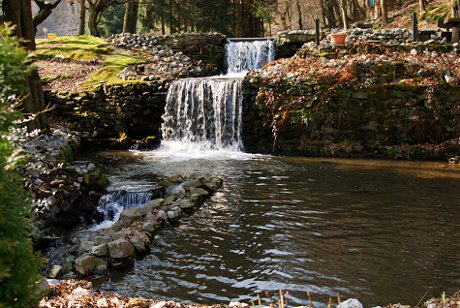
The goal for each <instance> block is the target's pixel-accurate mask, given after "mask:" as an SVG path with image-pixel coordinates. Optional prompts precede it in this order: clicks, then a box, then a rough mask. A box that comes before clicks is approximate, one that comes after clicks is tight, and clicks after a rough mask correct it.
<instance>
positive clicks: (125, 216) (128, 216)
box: [120, 208, 142, 225]
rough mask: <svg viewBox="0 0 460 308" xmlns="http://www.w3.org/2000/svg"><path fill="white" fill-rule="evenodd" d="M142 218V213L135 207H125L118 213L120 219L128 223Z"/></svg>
mask: <svg viewBox="0 0 460 308" xmlns="http://www.w3.org/2000/svg"><path fill="white" fill-rule="evenodd" d="M141 219H142V214H141V212H140V211H139V209H137V208H131V209H126V210H124V211H123V212H121V214H120V220H121V221H123V222H124V223H125V224H127V225H130V224H132V223H133V222H135V221H137V220H141Z"/></svg>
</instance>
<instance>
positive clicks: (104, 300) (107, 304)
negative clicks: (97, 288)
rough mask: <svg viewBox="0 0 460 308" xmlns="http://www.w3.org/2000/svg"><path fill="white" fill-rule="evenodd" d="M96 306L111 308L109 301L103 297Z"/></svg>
mask: <svg viewBox="0 0 460 308" xmlns="http://www.w3.org/2000/svg"><path fill="white" fill-rule="evenodd" d="M96 305H97V307H98V308H108V307H110V305H109V303H108V302H107V300H106V299H105V297H102V298H100V299H98V300H97V302H96Z"/></svg>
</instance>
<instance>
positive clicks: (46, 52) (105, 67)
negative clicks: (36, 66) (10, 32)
mask: <svg viewBox="0 0 460 308" xmlns="http://www.w3.org/2000/svg"><path fill="white" fill-rule="evenodd" d="M36 54H37V57H38V58H39V59H45V60H47V59H51V58H55V57H59V58H61V59H64V60H67V61H86V62H89V61H97V62H98V63H100V65H101V69H99V70H97V71H96V72H95V73H93V74H92V75H90V76H88V80H87V81H86V82H83V83H82V84H81V86H82V87H83V88H91V87H93V86H95V85H97V84H101V83H105V84H124V83H136V82H141V81H124V80H122V79H120V78H118V74H119V73H120V72H121V71H122V70H123V69H124V68H125V67H127V66H130V65H134V64H142V63H145V62H146V60H145V59H142V58H140V57H136V56H133V55H132V54H131V53H130V52H129V51H122V52H119V51H118V50H116V49H115V48H114V47H113V46H110V45H108V44H107V43H106V41H105V39H103V38H98V37H93V36H61V37H57V38H55V39H37V51H36ZM59 77H62V76H59ZM59 77H58V76H45V79H50V80H54V79H57V78H59Z"/></svg>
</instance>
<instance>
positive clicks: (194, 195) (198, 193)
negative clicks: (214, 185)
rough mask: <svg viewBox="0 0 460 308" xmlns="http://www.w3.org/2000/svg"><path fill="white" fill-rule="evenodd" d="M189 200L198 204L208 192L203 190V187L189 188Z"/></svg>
mask: <svg viewBox="0 0 460 308" xmlns="http://www.w3.org/2000/svg"><path fill="white" fill-rule="evenodd" d="M190 193H191V196H190V201H191V202H192V203H193V204H194V205H195V206H198V205H200V204H201V203H202V202H203V201H204V200H205V199H206V197H207V196H208V195H209V192H208V191H206V190H204V189H203V188H193V187H192V188H191V189H190Z"/></svg>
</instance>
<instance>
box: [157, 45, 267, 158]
mask: <svg viewBox="0 0 460 308" xmlns="http://www.w3.org/2000/svg"><path fill="white" fill-rule="evenodd" d="M274 56H275V49H274V43H273V41H272V40H258V41H238V42H237V41H229V42H228V43H227V45H226V63H227V66H228V70H227V75H225V76H215V77H209V78H190V79H182V80H176V81H174V82H172V83H171V85H170V87H169V91H168V95H167V98H166V107H165V113H164V114H163V124H162V126H161V131H162V134H163V142H162V146H161V148H160V151H161V150H163V151H165V152H173V153H174V152H177V151H187V152H190V151H195V150H199V151H203V150H230V151H240V150H242V149H243V144H242V141H241V129H242V124H241V123H242V105H243V95H242V83H243V78H244V75H245V73H246V72H247V71H248V70H256V69H260V68H261V67H262V66H263V65H264V64H265V63H266V62H267V61H270V60H272V59H273V58H274ZM235 74H238V76H237V77H235V76H234V75H235Z"/></svg>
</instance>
